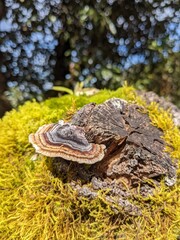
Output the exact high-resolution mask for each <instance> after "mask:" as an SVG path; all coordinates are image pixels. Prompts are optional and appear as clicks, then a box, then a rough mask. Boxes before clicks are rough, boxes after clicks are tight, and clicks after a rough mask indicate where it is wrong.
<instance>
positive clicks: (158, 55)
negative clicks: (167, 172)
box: [0, 0, 180, 116]
mask: <svg viewBox="0 0 180 240" xmlns="http://www.w3.org/2000/svg"><path fill="white" fill-rule="evenodd" d="M179 50H180V12H179V1H176V0H173V1H171V0H163V1H159V0H117V1H115V0H90V1H81V0H74V1H70V0H29V1H26V0H0V116H2V115H3V114H4V112H5V111H6V110H9V109H11V108H13V107H15V108H16V107H17V106H18V105H19V104H22V103H24V102H25V101H26V100H28V99H33V98H35V99H37V100H38V101H42V100H43V99H46V98H49V97H52V96H57V94H58V92H57V91H53V90H52V87H53V86H64V87H67V88H70V89H74V88H75V86H76V84H77V83H79V82H83V86H84V87H96V88H99V89H101V88H109V89H116V88H117V87H120V86H122V85H123V84H124V83H125V82H127V83H128V84H133V85H134V86H135V87H136V88H137V89H141V90H142V89H144V90H152V91H154V92H156V93H158V94H159V95H162V96H165V97H167V98H168V99H169V100H170V101H172V102H173V103H175V104H176V105H178V106H180V52H179Z"/></svg>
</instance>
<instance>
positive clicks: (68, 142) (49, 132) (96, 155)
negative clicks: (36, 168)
mask: <svg viewBox="0 0 180 240" xmlns="http://www.w3.org/2000/svg"><path fill="white" fill-rule="evenodd" d="M29 142H30V143H31V144H32V145H33V147H34V148H35V150H36V152H37V153H41V154H42V155H45V156H48V157H60V158H63V159H66V160H70V161H74V162H78V163H86V164H93V163H96V162H99V161H101V160H102V159H103V158H104V155H105V148H106V146H105V145H103V144H94V143H89V142H88V141H87V139H86V137H85V133H84V130H83V128H82V127H78V126H75V125H72V124H69V123H63V122H62V121H60V122H59V123H57V124H46V125H43V126H41V127H40V128H39V129H38V130H37V132H36V133H32V134H30V135H29Z"/></svg>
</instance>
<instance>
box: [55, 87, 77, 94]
mask: <svg viewBox="0 0 180 240" xmlns="http://www.w3.org/2000/svg"><path fill="white" fill-rule="evenodd" d="M52 90H55V91H59V92H66V93H69V94H70V95H74V93H73V91H72V90H71V89H69V88H66V87H61V86H54V87H53V88H52Z"/></svg>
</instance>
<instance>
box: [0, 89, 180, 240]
mask: <svg viewBox="0 0 180 240" xmlns="http://www.w3.org/2000/svg"><path fill="white" fill-rule="evenodd" d="M111 97H120V98H124V99H126V100H128V101H131V102H135V103H138V104H141V105H144V106H145V103H144V102H143V101H142V100H141V99H140V98H139V97H137V96H136V94H135V93H134V91H133V88H132V87H127V86H125V87H123V88H120V89H118V90H116V91H109V90H103V91H100V92H99V93H98V94H96V95H94V96H92V97H86V96H81V97H76V96H70V95H66V96H63V97H61V98H53V99H49V100H47V101H45V102H43V103H37V102H35V101H34V102H27V103H26V104H25V105H23V106H21V107H19V109H18V111H15V110H13V111H11V112H10V113H8V114H6V116H5V117H4V118H3V119H2V120H0V161H1V163H0V191H1V192H0V212H1V217H0V239H2V240H3V239H4V240H9V239H18V240H21V239H22V240H42V239H43V240H46V239H47V240H49V239H53V240H54V239H69V240H72V239H76V240H81V239H84V240H85V239H86V240H88V239H89V240H90V239H103V240H104V239H107V240H109V239H138V240H141V239H148V240H152V239H159V240H163V239H164V240H165V239H168V240H171V239H172V240H174V239H176V236H178V234H180V233H178V229H179V222H180V214H178V213H179V212H180V203H179V202H178V199H179V198H180V196H179V192H178V186H177V185H175V186H173V187H172V188H167V187H165V186H164V184H163V182H162V186H161V187H160V189H157V192H156V194H155V195H154V196H151V197H148V198H142V197H140V196H136V204H137V205H139V206H141V208H142V212H143V213H142V216H139V217H134V216H132V217H130V216H127V215H126V214H125V213H124V212H123V210H120V214H115V213H114V212H113V211H112V210H111V207H110V205H109V203H107V202H106V201H105V197H104V194H105V193H103V192H99V197H98V198H97V199H94V200H91V201H89V200H88V199H86V198H82V199H80V198H78V197H77V195H76V192H75V191H73V190H72V189H71V188H70V186H69V185H68V183H67V184H63V183H62V182H61V180H60V179H57V178H54V177H53V176H52V174H51V172H50V170H49V164H47V163H48V162H50V159H49V158H46V157H43V156H38V160H37V161H35V162H33V161H32V160H30V159H31V157H32V156H33V154H34V149H33V148H32V146H31V145H30V144H29V143H28V135H29V134H30V133H31V132H35V131H36V130H37V129H38V127H39V126H41V125H43V124H47V123H50V122H57V121H58V120H59V119H61V118H69V116H70V115H71V114H73V112H75V111H76V110H77V109H78V108H80V107H82V106H83V105H84V104H87V103H89V102H96V103H101V102H103V101H105V100H107V99H109V98H111ZM147 111H148V113H149V116H150V118H151V120H152V122H153V124H155V125H156V126H158V127H161V128H162V129H163V131H164V133H165V135H164V138H165V140H166V141H167V143H168V144H171V145H172V146H173V149H172V148H170V147H167V151H170V152H171V155H172V156H173V157H176V158H177V159H178V160H180V133H179V130H178V129H177V128H175V127H174V125H173V123H172V120H171V117H170V115H169V114H168V113H167V112H165V111H164V110H162V109H159V108H158V106H157V105H156V104H151V105H150V106H149V107H148V108H147Z"/></svg>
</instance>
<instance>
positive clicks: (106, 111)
mask: <svg viewBox="0 0 180 240" xmlns="http://www.w3.org/2000/svg"><path fill="white" fill-rule="evenodd" d="M71 123H72V124H74V125H77V126H81V127H83V128H84V131H85V134H86V138H87V140H88V141H89V142H92V143H98V144H102V143H103V144H105V145H106V153H105V157H104V159H103V160H102V161H100V162H98V163H95V164H92V165H89V166H87V165H86V164H78V163H71V162H67V161H66V160H62V159H55V160H54V161H53V169H54V174H55V175H56V176H62V175H63V176H64V181H66V182H67V181H69V182H71V184H72V186H73V187H74V188H75V189H76V190H78V192H79V195H81V196H82V195H83V196H86V197H89V198H92V197H95V196H96V195H97V190H99V189H108V191H109V192H108V194H107V200H108V201H110V202H113V201H115V202H116V203H118V204H119V205H120V206H122V207H123V208H124V209H127V211H128V212H129V213H131V214H136V213H137V212H138V213H140V211H139V210H138V208H137V207H136V206H133V205H132V204H131V203H130V202H128V200H127V199H128V198H129V196H130V193H129V189H131V191H132V189H133V191H135V192H136V191H137V189H140V192H141V194H142V195H147V194H152V192H153V188H154V185H158V184H159V182H160V180H161V179H162V178H163V177H164V179H165V183H166V184H167V185H168V186H172V185H174V183H175V182H176V169H175V164H174V163H173V161H172V160H171V158H170V156H169V154H168V153H165V152H164V148H165V143H164V141H163V140H162V136H163V132H162V131H161V129H158V128H156V127H155V126H153V125H152V124H151V122H150V119H149V117H148V115H147V114H146V113H144V109H143V108H142V107H139V106H137V105H135V104H128V103H127V102H125V101H124V100H122V99H118V98H113V99H110V100H108V101H106V102H104V103H103V104H99V105H95V104H94V103H92V104H88V105H85V106H84V107H83V108H82V109H80V110H79V111H78V112H77V113H76V114H75V115H74V116H73V117H72V120H71ZM79 180H80V181H79ZM149 180H151V184H150V183H149V182H148V181H149ZM89 183H91V185H88V186H87V185H86V184H89Z"/></svg>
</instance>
